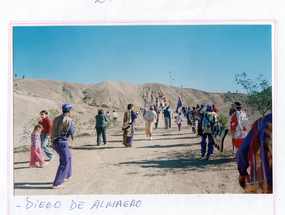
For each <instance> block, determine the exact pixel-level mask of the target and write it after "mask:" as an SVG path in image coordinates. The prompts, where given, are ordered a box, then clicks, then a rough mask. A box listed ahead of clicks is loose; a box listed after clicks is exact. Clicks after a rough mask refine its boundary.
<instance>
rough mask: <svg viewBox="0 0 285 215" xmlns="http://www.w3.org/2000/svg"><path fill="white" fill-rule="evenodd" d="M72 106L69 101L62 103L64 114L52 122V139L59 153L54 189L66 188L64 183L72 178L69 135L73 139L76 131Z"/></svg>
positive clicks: (54, 147)
mask: <svg viewBox="0 0 285 215" xmlns="http://www.w3.org/2000/svg"><path fill="white" fill-rule="evenodd" d="M71 109H72V106H71V105H70V104H69V103H65V104H63V105H62V114H61V115H59V116H58V117H56V118H55V119H54V120H53V122H52V127H51V141H52V146H53V149H54V150H55V151H56V152H57V153H58V155H59V166H58V169H57V173H56V176H55V179H54V182H53V186H52V188H53V189H60V188H64V186H63V185H62V183H63V182H64V181H67V180H69V179H71V177H72V176H71V153H70V151H69V146H68V142H67V141H68V139H69V136H71V138H72V139H73V135H74V133H75V128H74V124H73V121H72V118H71V115H72V113H71Z"/></svg>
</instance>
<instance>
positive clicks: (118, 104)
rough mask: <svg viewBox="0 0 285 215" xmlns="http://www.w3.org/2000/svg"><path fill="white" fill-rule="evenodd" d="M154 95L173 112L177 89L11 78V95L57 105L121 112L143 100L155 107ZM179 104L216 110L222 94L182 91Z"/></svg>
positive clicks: (154, 85) (119, 83)
mask: <svg viewBox="0 0 285 215" xmlns="http://www.w3.org/2000/svg"><path fill="white" fill-rule="evenodd" d="M158 92H162V93H163V94H164V95H165V96H166V99H167V103H168V105H170V106H171V107H172V108H175V106H176V104H177V101H178V97H180V96H181V88H179V87H174V86H168V85H164V84H158V83H148V84H134V83H127V82H117V81H105V82H102V83H99V84H77V83H70V82H61V81H56V80H50V79H20V78H14V94H18V95H24V96H30V97H37V98H43V99H49V100H53V101H60V102H70V103H79V104H82V103H85V104H87V105H91V106H101V107H106V108H115V109H122V108H125V107H126V106H127V104H129V103H133V104H134V105H135V106H136V107H142V106H143V104H144V99H146V100H147V102H148V103H149V104H154V103H155V98H156V97H157V94H158ZM182 101H183V102H184V104H185V106H190V105H191V106H192V105H195V104H199V103H202V102H207V103H214V104H216V105H217V106H224V105H228V103H226V104H224V103H225V94H223V93H209V92H205V91H200V90H195V89H190V88H183V89H182Z"/></svg>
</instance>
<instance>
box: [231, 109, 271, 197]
mask: <svg viewBox="0 0 285 215" xmlns="http://www.w3.org/2000/svg"><path fill="white" fill-rule="evenodd" d="M272 155H273V154H272V113H270V114H268V115H267V116H265V117H262V118H260V119H258V120H257V121H255V122H254V123H253V124H252V126H251V130H250V132H249V133H248V135H247V136H246V138H245V139H244V141H243V142H242V144H241V145H240V147H239V150H238V151H237V154H236V162H237V165H238V170H239V173H240V175H241V176H244V175H248V173H247V168H248V167H249V166H250V175H249V183H248V184H246V187H245V192H246V193H272V189H273V183H272V171H273V170H272V168H273V166H272Z"/></svg>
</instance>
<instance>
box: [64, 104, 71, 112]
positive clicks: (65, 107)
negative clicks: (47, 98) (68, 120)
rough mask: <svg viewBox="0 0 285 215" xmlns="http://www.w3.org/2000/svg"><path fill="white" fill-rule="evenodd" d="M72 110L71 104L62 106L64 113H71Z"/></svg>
mask: <svg viewBox="0 0 285 215" xmlns="http://www.w3.org/2000/svg"><path fill="white" fill-rule="evenodd" d="M71 109H72V106H71V105H70V104H69V103H65V104H63V105H62V111H69V110H71Z"/></svg>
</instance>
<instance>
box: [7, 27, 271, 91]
mask: <svg viewBox="0 0 285 215" xmlns="http://www.w3.org/2000/svg"><path fill="white" fill-rule="evenodd" d="M13 41H14V42H13V49H14V50H13V54H14V74H17V75H18V77H23V75H25V78H33V79H54V80H59V81H68V82H76V83H86V84H91V83H100V82H103V81H125V82H132V83H137V84H144V83H162V84H166V85H170V73H169V72H170V71H172V73H171V77H172V79H173V78H174V80H172V86H177V87H181V85H182V87H183V88H193V89H198V90H204V91H208V92H228V91H231V92H235V91H236V90H238V91H239V92H245V91H244V90H242V87H241V86H239V85H237V84H236V82H235V74H236V73H243V72H245V73H246V74H247V75H248V77H249V78H252V79H255V78H257V77H258V75H259V74H262V75H263V78H264V79H266V80H268V82H269V85H272V50H271V48H272V47H271V26H270V25H161V26H149V25H148V26H147V25H145V26H44V27H40V26H36V27H14V29H13Z"/></svg>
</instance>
